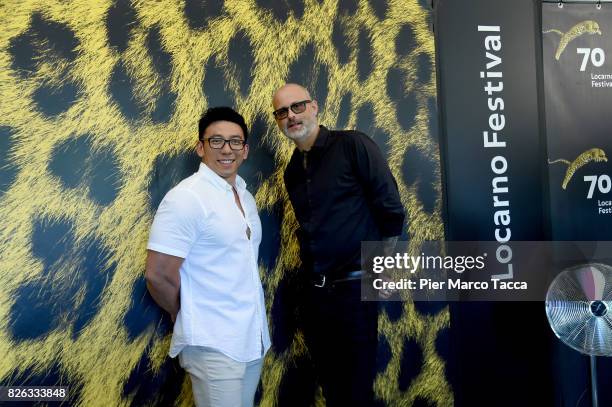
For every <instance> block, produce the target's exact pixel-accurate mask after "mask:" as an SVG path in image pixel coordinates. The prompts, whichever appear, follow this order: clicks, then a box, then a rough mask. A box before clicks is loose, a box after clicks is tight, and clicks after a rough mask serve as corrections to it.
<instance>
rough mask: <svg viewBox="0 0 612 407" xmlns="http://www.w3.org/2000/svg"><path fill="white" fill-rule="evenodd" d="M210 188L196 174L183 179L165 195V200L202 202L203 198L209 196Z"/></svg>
mask: <svg viewBox="0 0 612 407" xmlns="http://www.w3.org/2000/svg"><path fill="white" fill-rule="evenodd" d="M211 193H212V192H211V188H210V185H208V182H206V180H205V179H203V178H202V177H200V176H198V173H195V174H192V175H190V176H188V177H187V178H183V179H182V180H181V181H180V182H179V183H178V184H176V185H175V186H174V187H172V188H171V189H170V190H169V191H168V192H167V193H166V198H175V199H176V198H179V199H184V200H186V201H196V200H197V201H202V200H201V199H200V198H202V197H203V196H210V195H211Z"/></svg>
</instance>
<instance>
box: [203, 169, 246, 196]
mask: <svg viewBox="0 0 612 407" xmlns="http://www.w3.org/2000/svg"><path fill="white" fill-rule="evenodd" d="M198 175H199V176H201V177H202V178H204V179H205V180H207V181H209V182H210V183H211V184H213V185H214V186H215V187H217V188H220V189H222V190H228V191H231V189H232V186H231V185H230V183H229V182H227V181H226V180H224V179H223V178H221V177H220V176H219V175H217V173H216V172H214V171H213V170H211V169H210V168H209V167H208V165H206V164H204V163H203V162H200V168H199V169H198ZM236 188H237V189H238V190H240V191H243V190H245V189H246V182H245V181H244V179H242V177H241V176H240V175H238V174H236Z"/></svg>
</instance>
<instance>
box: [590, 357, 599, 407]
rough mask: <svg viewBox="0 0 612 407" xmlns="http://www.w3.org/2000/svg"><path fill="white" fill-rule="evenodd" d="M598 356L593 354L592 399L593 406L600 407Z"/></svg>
mask: <svg viewBox="0 0 612 407" xmlns="http://www.w3.org/2000/svg"><path fill="white" fill-rule="evenodd" d="M596 358H597V356H594V355H591V400H593V407H599V401H598V400H597V364H596V363H597V359H596Z"/></svg>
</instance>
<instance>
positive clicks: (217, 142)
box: [204, 137, 246, 151]
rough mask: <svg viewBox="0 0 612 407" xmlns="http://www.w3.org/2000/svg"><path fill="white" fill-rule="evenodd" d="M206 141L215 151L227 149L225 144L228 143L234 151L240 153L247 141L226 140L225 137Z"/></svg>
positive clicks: (237, 139)
mask: <svg viewBox="0 0 612 407" xmlns="http://www.w3.org/2000/svg"><path fill="white" fill-rule="evenodd" d="M204 140H206V141H208V145H209V146H210V148H212V149H215V150H221V149H222V148H223V147H225V143H227V144H229V146H230V148H231V149H232V150H235V151H239V150H242V149H243V148H244V145H245V144H246V141H244V140H241V139H239V138H231V139H229V140H226V139H224V138H223V137H209V138H207V139H204Z"/></svg>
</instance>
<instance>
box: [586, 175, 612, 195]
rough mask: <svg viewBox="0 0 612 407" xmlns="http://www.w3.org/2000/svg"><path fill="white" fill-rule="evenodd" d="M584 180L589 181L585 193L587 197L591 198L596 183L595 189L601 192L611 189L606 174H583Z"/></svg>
mask: <svg viewBox="0 0 612 407" xmlns="http://www.w3.org/2000/svg"><path fill="white" fill-rule="evenodd" d="M584 182H590V183H591V185H589V192H588V193H587V199H591V198H593V192H594V191H595V184H597V189H599V192H601V193H602V194H607V193H608V192H610V189H612V182H611V181H610V177H609V176H608V175H606V174H604V175H600V176H597V175H585V176H584Z"/></svg>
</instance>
